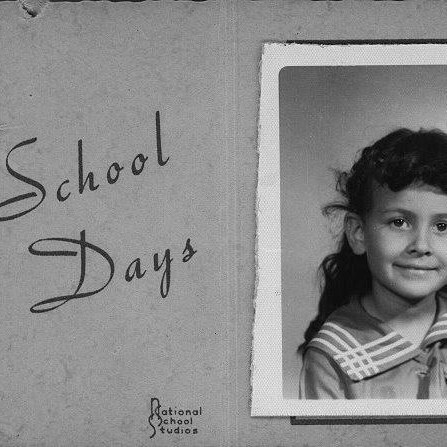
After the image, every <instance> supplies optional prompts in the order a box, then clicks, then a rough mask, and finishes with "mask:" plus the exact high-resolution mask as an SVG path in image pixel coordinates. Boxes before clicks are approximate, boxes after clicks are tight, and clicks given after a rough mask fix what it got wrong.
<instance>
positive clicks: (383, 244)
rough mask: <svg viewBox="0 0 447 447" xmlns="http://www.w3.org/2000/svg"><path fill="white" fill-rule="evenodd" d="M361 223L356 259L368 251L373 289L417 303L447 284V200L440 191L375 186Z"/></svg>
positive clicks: (426, 188)
mask: <svg viewBox="0 0 447 447" xmlns="http://www.w3.org/2000/svg"><path fill="white" fill-rule="evenodd" d="M358 222H359V225H358V227H357V233H356V234H355V235H354V237H356V238H357V239H356V242H355V243H357V246H356V248H357V250H358V253H357V254H360V253H361V252H366V256H367V260H368V266H369V268H370V271H371V275H372V281H373V290H375V291H379V293H380V291H381V290H382V291H385V292H387V293H391V294H392V295H394V296H396V297H399V298H401V299H404V300H405V301H406V302H410V303H416V302H419V301H420V300H422V299H424V298H426V297H427V296H429V295H433V296H434V294H435V293H436V292H437V291H438V290H439V289H441V288H442V287H443V286H444V285H446V284H447V195H446V194H444V193H442V192H441V191H440V190H439V189H438V188H435V187H431V186H428V185H421V186H411V187H408V188H406V189H404V190H402V191H398V192H393V191H391V190H390V189H389V188H387V187H382V186H379V185H376V187H375V188H374V189H373V196H372V207H371V210H370V211H369V212H368V214H367V215H366V217H365V218H364V219H363V220H359V221H358ZM351 246H352V243H351ZM353 248H354V247H353ZM355 251H356V250H355V249H354V252H355Z"/></svg>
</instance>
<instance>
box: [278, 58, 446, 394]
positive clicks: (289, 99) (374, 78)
mask: <svg viewBox="0 0 447 447" xmlns="http://www.w3.org/2000/svg"><path fill="white" fill-rule="evenodd" d="M279 95H280V99H279V123H280V160H281V250H282V253H281V263H282V266H281V270H282V273H281V275H282V328H283V346H282V348H283V395H284V398H286V399H295V398H297V397H298V379H299V371H300V359H299V357H298V354H297V347H298V345H299V344H300V343H301V342H302V341H303V334H304V331H305V330H306V328H307V326H308V324H309V322H310V320H311V319H312V318H313V317H314V316H315V313H316V310H317V303H318V298H319V296H318V282H317V276H316V271H317V267H318V265H319V263H320V262H321V260H322V259H323V258H324V256H325V255H327V254H328V253H329V252H331V251H333V250H334V248H335V241H336V239H335V237H336V228H337V224H336V222H333V223H332V224H331V223H330V222H328V221H327V220H326V219H325V218H324V217H323V216H322V215H321V207H322V206H323V205H324V204H326V203H327V202H329V201H331V200H333V199H334V198H336V197H337V196H336V194H335V189H334V186H335V182H334V177H333V174H332V173H331V171H330V168H343V169H347V168H349V167H350V166H351V165H352V162H353V159H354V156H355V154H356V152H357V151H358V150H359V149H361V148H363V147H365V146H367V145H368V144H370V143H372V142H373V141H375V140H377V139H378V138H380V137H382V136H383V135H385V134H386V133H388V132H390V131H391V130H394V129H396V128H398V127H409V128H412V129H419V128H420V127H423V128H435V127H436V128H439V129H442V130H444V131H446V130H447V67H446V66H349V67H339V66H337V67H328V66H324V67H286V68H284V69H282V71H281V72H280V77H279Z"/></svg>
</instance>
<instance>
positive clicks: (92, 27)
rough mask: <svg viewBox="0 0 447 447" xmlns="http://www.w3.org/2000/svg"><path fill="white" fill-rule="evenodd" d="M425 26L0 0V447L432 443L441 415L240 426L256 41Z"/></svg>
mask: <svg viewBox="0 0 447 447" xmlns="http://www.w3.org/2000/svg"><path fill="white" fill-rule="evenodd" d="M446 18H447V13H446V11H445V8H444V7H443V5H442V4H441V3H439V2H430V3H429V2H418V1H412V0H409V1H402V2H398V1H373V0H365V1H356V0H342V1H337V2H335V1H311V0H303V1H299V2H293V1H276V0H272V1H269V0H265V1H264V0H260V1H250V0H228V1H224V0H207V1H186V0H185V1H181V0H178V1H176V0H160V1H143V2H126V1H117V2H107V1H81V2H71V1H67V2H59V1H54V2H45V1H43V0H41V1H38V0H27V1H25V0H21V1H1V2H0V250H1V251H0V287H1V298H0V357H1V360H0V445H1V446H11V447H12V446H81V447H82V446H86V447H87V446H95V447H96V446H156V447H163V446H173V445H175V446H194V447H200V446H203V447H217V446H225V447H230V446H231V447H233V446H235V447H239V446H253V447H258V446H272V445H275V446H297V445H298V446H317V445H318V446H333V445H343V446H367V445H368V446H369V445H407V446H418V445H441V444H442V440H443V439H444V431H445V430H444V429H445V427H444V425H443V424H444V422H443V421H440V423H438V424H436V425H433V424H420V423H419V424H418V425H412V424H408V423H407V422H408V421H405V420H403V421H401V424H389V425H382V426H380V427H379V429H378V428H377V427H376V426H374V425H368V424H367V422H365V421H363V423H362V424H358V423H357V422H358V421H357V422H356V421H354V420H352V421H351V422H352V424H353V425H346V421H345V423H343V424H339V423H334V422H332V423H331V422H325V423H323V425H317V424H318V422H315V423H311V424H305V425H295V424H292V423H291V422H292V421H291V419H290V416H293V415H287V416H284V415H282V416H280V415H279V414H280V413H281V412H280V411H279V410H278V416H268V417H259V416H252V415H251V414H252V413H251V403H252V388H251V386H252V385H251V374H252V371H253V369H254V368H256V365H253V364H252V343H253V338H252V335H253V322H254V315H255V292H256V255H257V245H256V238H257V228H256V209H257V203H256V194H257V192H256V191H257V186H258V158H259V154H258V119H259V107H260V93H261V92H260V78H259V75H260V72H259V69H260V63H261V58H262V52H263V45H264V44H265V43H268V42H284V43H285V42H292V41H293V42H317V41H337V42H342V43H343V42H349V41H365V40H378V41H393V40H402V39H403V40H424V39H426V40H433V41H442V40H443V39H447V35H446V31H445V20H446ZM323 124H324V123H323ZM298 342H299V340H297V343H298ZM297 374H298V370H297ZM263 386H265V387H269V386H270V384H269V382H268V381H267V382H266V383H265V384H264V385H263ZM382 422H383V421H382ZM438 422H439V421H438ZM348 423H350V421H349V420H348ZM402 424H404V425H402Z"/></svg>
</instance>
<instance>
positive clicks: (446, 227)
mask: <svg viewBox="0 0 447 447" xmlns="http://www.w3.org/2000/svg"><path fill="white" fill-rule="evenodd" d="M436 229H437V230H438V231H440V232H442V233H443V232H444V231H447V222H439V223H437V224H436Z"/></svg>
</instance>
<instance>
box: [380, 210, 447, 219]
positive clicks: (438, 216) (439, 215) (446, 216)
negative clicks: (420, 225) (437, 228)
mask: <svg viewBox="0 0 447 447" xmlns="http://www.w3.org/2000/svg"><path fill="white" fill-rule="evenodd" d="M379 213H381V214H389V213H400V214H404V215H406V216H410V217H413V216H416V213H414V212H413V211H410V210H407V209H405V208H383V209H380V208H379ZM432 217H434V218H435V219H447V211H446V212H445V213H435V214H433V215H432Z"/></svg>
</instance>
